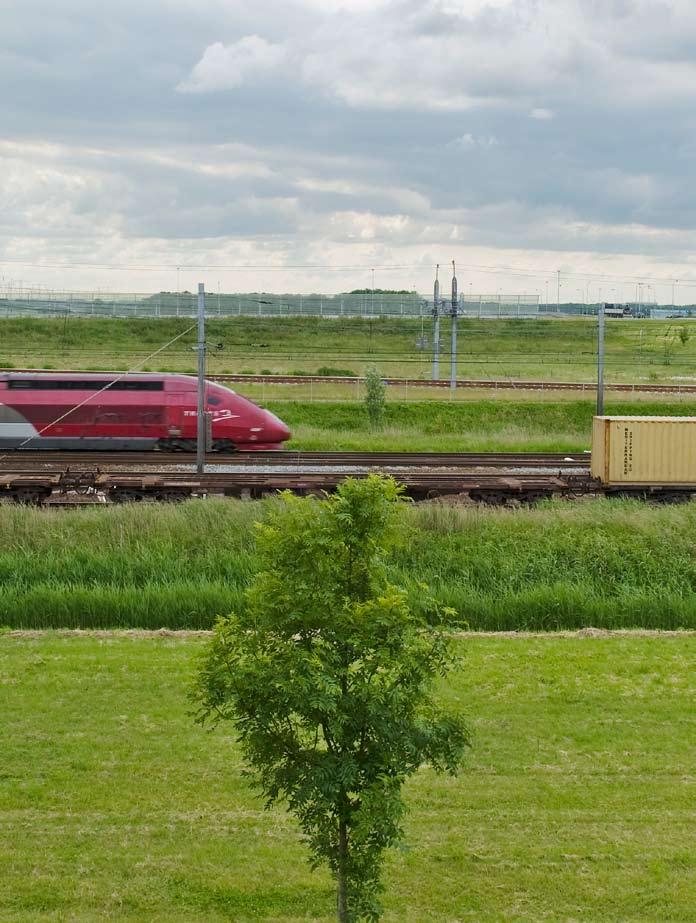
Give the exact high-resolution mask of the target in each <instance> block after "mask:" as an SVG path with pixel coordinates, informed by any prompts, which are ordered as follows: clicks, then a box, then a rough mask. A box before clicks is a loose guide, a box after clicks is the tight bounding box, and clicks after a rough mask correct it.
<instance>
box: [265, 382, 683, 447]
mask: <svg viewBox="0 0 696 923" xmlns="http://www.w3.org/2000/svg"><path fill="white" fill-rule="evenodd" d="M506 398H507V395H506ZM265 406H267V407H269V408H270V409H271V410H273V411H274V412H275V413H277V414H278V416H280V417H282V419H283V420H284V421H285V422H286V423H287V424H288V426H289V427H290V429H291V431H292V439H291V440H290V442H289V443H288V444H287V445H288V448H291V449H293V448H294V449H304V450H317V451H340V450H343V451H349V450H355V451H404V452H410V451H423V452H434V451H440V452H445V451H450V452H506V451H511V452H521V451H528V452H582V451H584V450H585V449H590V444H591V435H592V415H593V414H594V412H595V405H594V402H593V401H591V400H585V401H578V400H560V401H558V400H557V401H549V400H547V401H538V400H534V399H532V400H521V399H518V400H510V399H503V398H499V399H498V400H494V401H491V400H485V399H483V400H482V399H481V397H480V395H478V394H477V395H476V399H475V400H468V401H458V402H452V403H448V402H446V401H440V402H434V401H415V402H410V401H391V400H390V401H388V404H387V410H386V416H385V424H384V428H383V429H381V430H379V431H376V432H373V431H370V430H369V428H368V421H367V415H366V412H365V408H364V406H363V405H362V404H360V403H357V402H355V401H353V402H334V403H330V402H323V403H319V402H308V401H279V400H276V401H266V402H265ZM606 412H607V413H613V414H627V415H631V414H636V415H651V414H655V415H661V414H665V415H672V414H673V415H681V416H690V415H691V416H693V415H696V401H656V400H654V398H653V400H644V401H626V400H611V399H610V398H608V399H607V402H606Z"/></svg>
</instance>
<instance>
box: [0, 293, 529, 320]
mask: <svg viewBox="0 0 696 923" xmlns="http://www.w3.org/2000/svg"><path fill="white" fill-rule="evenodd" d="M439 311H440V313H441V314H443V315H446V314H449V313H450V311H451V305H450V302H449V301H442V302H440V303H439ZM457 311H458V313H459V314H460V315H462V316H470V317H530V316H537V315H538V314H539V313H540V305H539V300H538V297H537V296H530V295H472V294H468V295H466V296H464V297H462V298H461V300H460V302H459V304H458V306H457ZM196 312H197V296H196V295H194V294H193V293H191V292H158V293H156V294H153V295H147V294H114V293H105V292H94V293H86V292H55V291H45V290H37V289H11V290H7V291H2V290H0V318H3V317H32V316H33V317H144V318H158V317H194V316H195V315H196ZM432 313H433V302H432V300H428V299H426V298H423V297H422V296H421V295H419V294H418V293H417V292H409V293H405V294H403V295H386V294H380V293H378V292H375V293H374V294H373V293H366V294H346V295H277V294H273V295H269V294H265V293H258V292H246V293H240V294H224V293H220V292H207V293H206V315H207V316H209V317H216V316H219V317H240V316H245V317H250V316H251V317H253V316H256V317H281V316H282V317H430V316H431V315H432Z"/></svg>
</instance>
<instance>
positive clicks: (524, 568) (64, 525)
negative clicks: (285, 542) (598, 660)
mask: <svg viewBox="0 0 696 923" xmlns="http://www.w3.org/2000/svg"><path fill="white" fill-rule="evenodd" d="M273 502H275V501H266V502H262V503H253V504H252V503H242V502H238V501H231V500H208V501H191V502H188V503H186V504H183V505H181V506H176V507H171V506H155V505H152V506H149V505H144V506H143V505H133V506H123V507H113V508H106V509H101V508H100V509H93V510H89V509H82V510H75V511H70V512H67V511H59V510H32V509H22V508H17V507H11V506H3V505H0V534H2V537H3V540H2V545H1V550H0V625H3V624H4V625H9V626H13V627H27V628H29V627H35V628H41V627H126V626H128V627H142V628H159V627H169V628H205V627H208V626H209V625H211V624H212V621H213V619H214V618H215V617H216V615H218V614H221V613H224V612H228V611H229V610H230V609H232V608H234V607H236V606H238V605H240V604H241V601H242V593H243V590H244V587H245V586H246V585H247V583H248V581H249V579H250V577H251V574H252V573H253V571H254V566H255V565H254V535H253V533H254V529H253V524H254V522H255V521H257V520H258V519H259V518H261V517H263V516H264V515H265V514H266V511H267V509H268V507H269V504H270V503H273ZM401 524H402V540H401V541H400V543H399V546H398V547H397V549H396V550H395V552H394V553H393V555H392V557H391V560H390V568H391V574H392V579H393V580H394V581H395V582H397V583H399V584H403V585H405V586H406V587H407V588H408V590H409V592H410V594H411V596H412V599H413V601H414V604H416V605H419V604H420V602H421V600H422V598H423V589H422V586H421V584H422V583H425V584H428V585H429V587H430V591H431V592H432V594H433V595H434V596H435V597H436V599H437V600H438V601H439V602H440V603H441V604H443V605H447V606H450V607H452V608H453V609H454V610H455V613H456V615H455V616H454V618H453V622H454V623H456V624H463V623H467V624H469V625H470V626H471V627H472V628H475V629H486V630H518V629H547V628H549V629H550V628H570V629H572V628H577V627H581V626H583V625H596V626H599V627H607V628H611V627H645V628H663V629H667V628H678V627H689V628H696V595H695V592H694V591H695V589H696V546H695V545H694V540H693V536H694V534H696V504H689V505H687V506H680V507H664V508H656V507H650V506H647V505H641V504H639V503H636V502H614V501H612V502H610V501H592V502H587V503H577V504H563V503H561V502H553V503H550V504H546V505H543V506H541V507H540V508H538V509H535V510H522V509H521V510H485V511H483V510H479V509H476V508H452V507H448V506H444V505H439V504H432V505H420V506H412V507H405V508H404V510H403V512H402V523H401Z"/></svg>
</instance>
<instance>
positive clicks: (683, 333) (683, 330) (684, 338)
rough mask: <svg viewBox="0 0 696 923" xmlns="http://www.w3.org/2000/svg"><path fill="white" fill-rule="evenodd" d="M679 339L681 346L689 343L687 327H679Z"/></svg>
mask: <svg viewBox="0 0 696 923" xmlns="http://www.w3.org/2000/svg"><path fill="white" fill-rule="evenodd" d="M679 339H680V341H681V344H682V346H686V344H687V343H688V342H689V340H690V339H691V334H690V333H689V328H688V327H680V328H679Z"/></svg>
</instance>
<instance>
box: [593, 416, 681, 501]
mask: <svg viewBox="0 0 696 923" xmlns="http://www.w3.org/2000/svg"><path fill="white" fill-rule="evenodd" d="M592 476H593V477H595V478H599V479H600V480H601V481H602V483H603V484H608V485H611V484H696V417H595V418H594V421H593V425H592Z"/></svg>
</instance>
